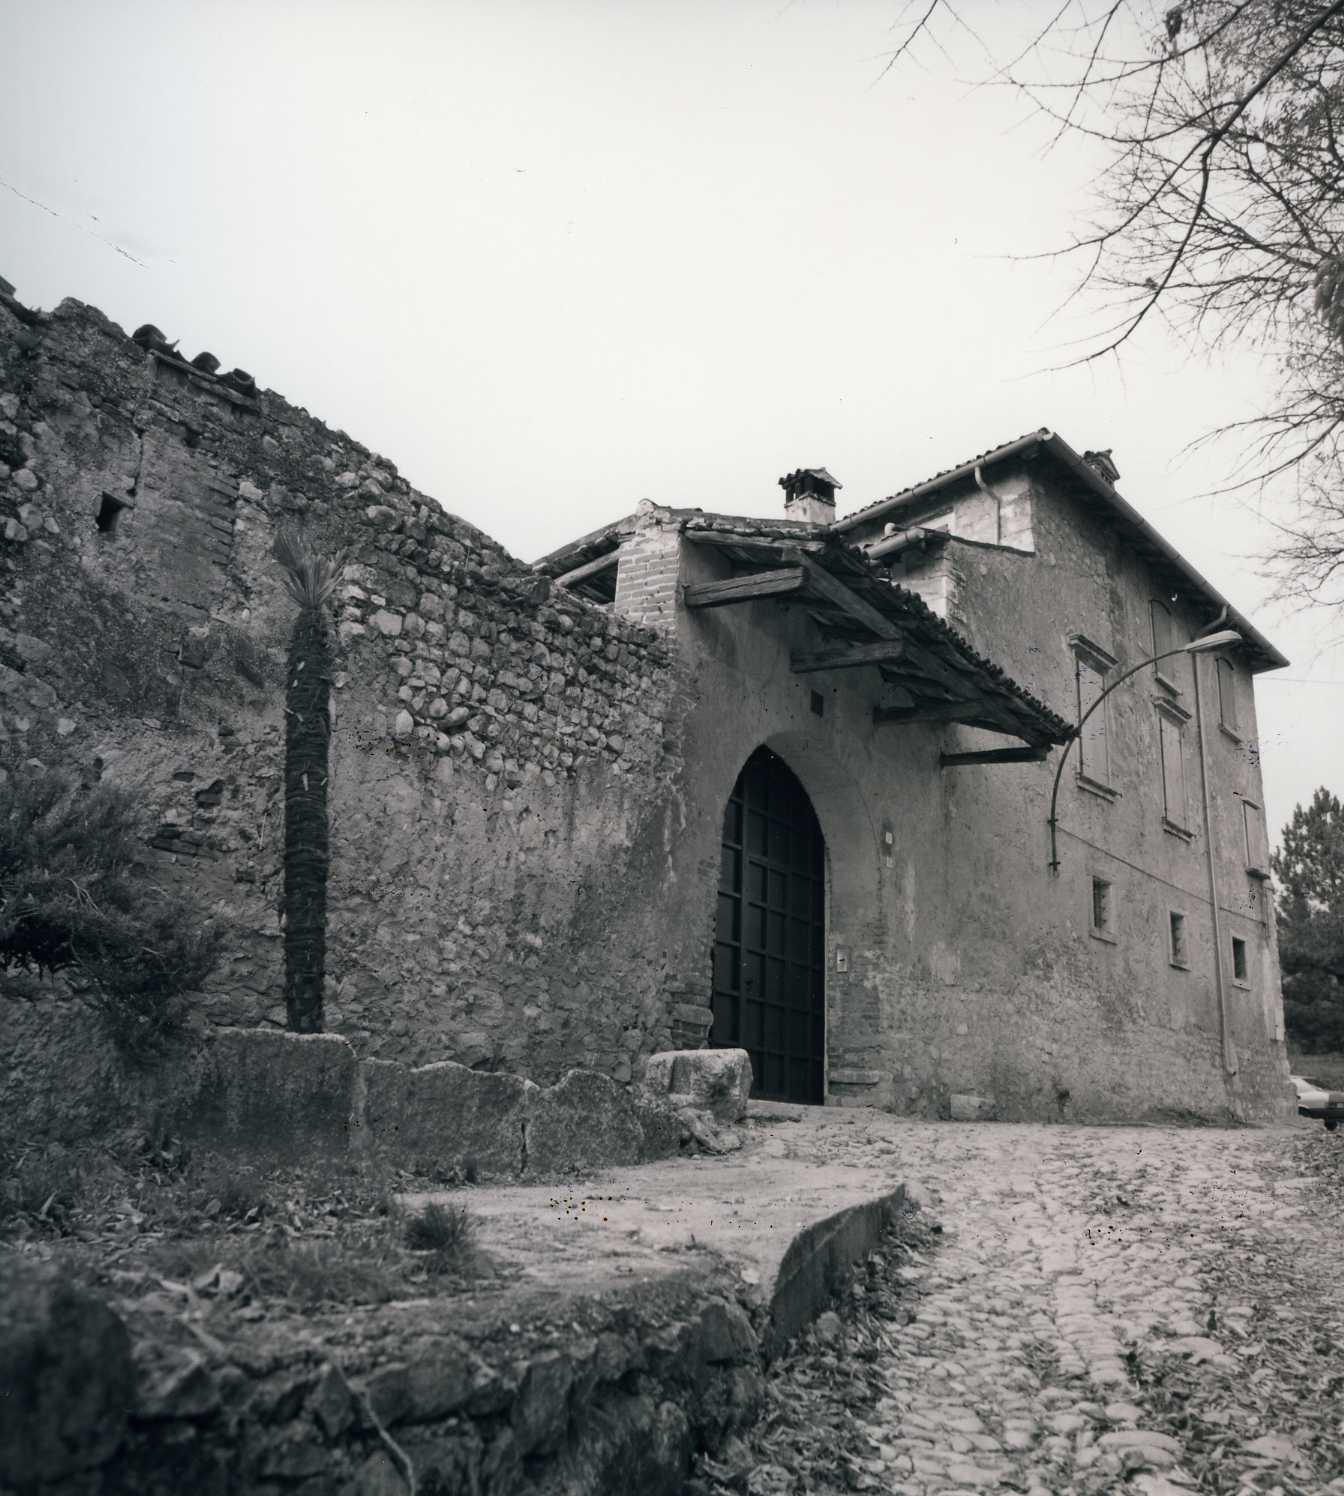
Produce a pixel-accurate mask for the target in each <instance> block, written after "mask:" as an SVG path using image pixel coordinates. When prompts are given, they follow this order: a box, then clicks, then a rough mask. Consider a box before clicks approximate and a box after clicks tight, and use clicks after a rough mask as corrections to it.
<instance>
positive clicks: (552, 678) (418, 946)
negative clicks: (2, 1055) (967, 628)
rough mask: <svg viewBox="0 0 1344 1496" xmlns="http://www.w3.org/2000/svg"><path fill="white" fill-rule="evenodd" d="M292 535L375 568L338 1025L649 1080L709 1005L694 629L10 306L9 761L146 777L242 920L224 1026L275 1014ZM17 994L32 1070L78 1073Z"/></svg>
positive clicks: (199, 373) (197, 376)
mask: <svg viewBox="0 0 1344 1496" xmlns="http://www.w3.org/2000/svg"><path fill="white" fill-rule="evenodd" d="M143 341H152V340H143ZM282 520H301V521H303V522H304V523H305V524H306V525H307V526H308V528H309V529H310V531H311V532H312V534H313V535H314V536H315V538H316V539H317V540H318V542H319V544H321V545H322V546H323V547H325V548H328V549H329V550H330V551H333V552H335V551H342V550H343V551H345V552H346V553H347V554H348V556H349V565H348V567H347V570H346V578H345V584H344V588H343V592H342V594H341V596H340V598H339V608H338V633H339V648H338V662H337V663H338V671H337V674H336V675H335V678H334V686H335V689H334V691H333V727H334V731H333V738H332V799H331V806H332V884H331V895H330V935H329V945H328V950H329V955H328V992H327V1023H328V1027H329V1028H331V1029H333V1030H335V1031H337V1032H340V1033H343V1034H345V1035H347V1036H348V1037H349V1038H350V1039H351V1040H352V1041H353V1042H354V1043H355V1044H356V1046H357V1047H358V1048H359V1050H360V1051H361V1053H363V1054H365V1055H378V1056H381V1057H383V1058H390V1059H398V1060H403V1061H407V1062H411V1063H419V1062H423V1061H427V1060H441V1059H453V1060H457V1061H459V1062H461V1063H464V1064H467V1065H475V1066H480V1067H483V1068H502V1069H511V1070H517V1071H521V1072H522V1073H524V1074H527V1075H529V1076H532V1077H534V1078H536V1079H538V1080H542V1081H545V1080H548V1079H554V1078H555V1077H556V1076H557V1075H558V1074H560V1073H561V1072H562V1071H563V1070H565V1069H566V1068H568V1067H571V1066H576V1065H584V1066H590V1067H593V1068H596V1069H599V1070H602V1071H605V1072H606V1073H608V1074H610V1075H612V1076H613V1077H615V1078H617V1079H618V1080H627V1079H629V1078H630V1076H631V1074H632V1067H633V1066H634V1065H635V1063H636V1061H637V1060H638V1059H639V1058H640V1057H641V1056H642V1055H646V1054H648V1053H650V1052H652V1051H654V1050H656V1049H660V1048H667V1047H668V1045H669V1043H670V1042H671V1036H672V1023H673V1016H674V1015H673V1013H672V1009H673V1008H674V1007H675V1006H676V1005H677V1004H678V1003H680V1002H681V995H680V993H679V991H677V990H676V983H675V981H673V982H671V983H669V981H668V973H667V972H665V971H663V970H662V969H661V966H660V956H659V952H660V950H661V949H662V945H663V942H662V941H661V940H660V938H659V932H658V930H657V928H656V921H657V916H656V912H655V908H654V907H653V906H654V905H656V901H654V900H650V899H648V898H647V896H646V890H647V887H648V885H649V883H650V882H651V881H654V882H656V881H657V879H658V877H659V876H660V872H659V870H660V868H661V866H662V864H663V862H664V861H665V856H666V854H665V847H664V843H665V840H666V838H665V834H664V826H665V821H666V817H667V815H668V813H669V805H670V804H671V802H672V801H673V800H674V799H675V796H676V793H677V790H676V781H677V775H678V769H679V759H678V724H677V720H676V703H677V701H678V700H679V699H680V697H679V694H678V689H677V685H676V677H675V673H674V670H673V664H672V657H671V655H670V653H669V651H668V648H667V646H666V645H665V644H664V643H663V642H661V641H660V640H659V639H658V637H657V636H656V635H655V634H654V633H652V632H651V631H649V630H647V629H645V628H643V627H641V626H639V625H638V624H634V623H630V622H628V621H626V620H624V619H621V618H616V617H612V616H610V615H609V614H608V613H606V612H605V611H604V610H602V609H601V608H600V607H597V606H595V605H593V604H590V603H587V602H585V601H583V600H581V599H578V598H575V597H572V596H570V595H568V594H565V593H563V592H555V593H552V591H551V587H550V583H549V581H548V580H547V579H545V578H541V577H538V576H537V575H536V574H534V573H533V572H531V571H530V570H529V569H528V568H527V567H525V566H524V565H523V564H522V563H521V562H519V561H517V560H515V559H514V558H513V557H511V556H510V555H509V554H508V553H507V552H506V551H504V550H503V549H502V548H501V547H500V546H499V545H497V544H496V543H495V542H494V541H492V540H490V539H489V538H487V537H486V536H485V535H483V534H481V533H480V532H479V531H477V530H475V529H473V528H472V526H470V525H469V524H466V523H464V522H463V521H462V520H460V519H457V518H455V517H454V516H452V515H450V514H448V513H446V512H445V511H444V510H443V509H442V508H441V507H440V506H439V505H438V504H437V503H435V502H434V501H433V500H431V499H429V498H427V497H425V496H424V495H423V494H420V493H418V492H416V491H415V490H414V489H413V488H412V487H411V486H410V484H408V483H407V482H406V480H405V479H404V478H402V477H400V476H399V475H398V473H397V471H396V469H395V467H394V466H393V465H392V464H391V463H389V462H387V461H385V460H384V459H382V458H380V457H378V456H377V455H376V454H375V453H372V452H370V451H368V450H367V449H366V448H364V447H362V446H360V445H359V444H358V443H357V442H355V441H353V440H351V439H350V438H349V437H347V436H346V435H345V434H344V433H343V432H338V431H331V430H329V429H328V428H327V427H326V426H324V425H323V424H322V423H321V422H320V421H318V420H316V419H315V418H314V417H312V416H310V415H309V414H308V413H307V412H306V411H304V410H301V409H297V408H296V407H294V406H292V405H290V404H288V403H287V402H286V401H285V400H283V399H282V398H280V397H279V396H278V395H276V394H274V393H273V392H270V391H258V390H257V389H256V387H255V386H254V385H253V384H252V383H251V381H250V380H249V379H248V378H247V377H246V376H240V375H238V374H235V375H234V376H219V375H215V374H212V373H209V372H206V370H205V369H199V368H195V367H192V366H190V365H188V364H187V363H186V362H185V361H184V360H183V359H179V358H178V357H176V356H174V355H172V354H170V353H167V352H165V351H163V350H162V349H160V351H154V350H153V348H152V347H149V348H147V347H143V346H140V345H139V344H137V343H136V342H134V341H132V340H131V339H130V338H129V337H127V336H126V335H125V334H124V333H123V332H122V330H121V329H120V328H118V327H117V326H115V325H114V324H113V323H112V322H110V321H109V320H108V319H107V318H106V317H104V316H103V315H102V314H101V313H99V312H98V311H97V310H95V309H94V308H92V307H89V306H85V305H82V304H80V303H78V302H75V301H66V302H63V303H62V304H61V305H60V306H59V307H57V308H56V310H55V311H54V312H52V313H50V314H45V313H39V312H33V311H30V310H28V309H26V308H24V307H23V306H21V305H20V304H19V303H17V302H15V301H14V300H12V299H11V298H9V297H4V296H0V534H3V540H0V762H3V763H5V764H18V763H22V762H23V761H25V760H37V761H39V762H41V763H43V764H47V765H59V766H64V767H66V768H68V769H70V770H72V771H73V772H75V773H77V774H80V775H82V776H85V777H86V778H90V779H92V778H97V777H99V776H105V777H107V778H109V779H111V780H114V781H117V782H120V783H124V784H128V785H133V786H135V787H137V789H138V790H139V791H140V792H141V793H142V794H143V796H144V799H145V801H146V803H147V804H148V805H150V806H151V807H152V808H153V813H154V817H155V824H156V828H157V829H156V830H155V832H154V835H153V838H152V844H151V846H152V850H151V851H150V852H149V853H148V855H149V856H150V857H151V858H152V859H154V868H153V871H154V873H155V875H156V876H160V877H162V878H164V879H165V880H174V879H186V880H188V881H189V882H190V883H191V885H192V886H193V888H194V890H195V892H196V894H197V895H198V896H199V897H200V899H201V900H202V901H203V903H204V904H206V905H207V906H209V907H210V908H211V909H212V911H213V914H214V917H215V918H217V919H218V920H219V921H221V922H222V923H223V924H224V926H225V927H226V928H227V930H228V931H229V939H228V943H227V947H226V954H225V958H224V960H223V961H222V963H221V965H220V967H219V968H218V970H217V972H216V973H215V975H214V977H213V978H212V979H211V983H210V990H209V991H208V992H207V993H206V994H204V996H203V999H202V1011H203V1012H204V1013H205V1014H206V1015H207V1017H208V1019H209V1020H210V1021H212V1022H215V1023H224V1024H235V1025H236V1024H243V1025H250V1024H275V1025H280V1024H281V1023H282V1022H283V1003H282V949H281V948H282V940H281V916H282V911H281V909H280V908H279V904H278V900H279V897H280V893H281V887H282V879H281V853H282V829H283V805H282V799H283V774H282V755H283V736H284V735H283V725H282V724H283V707H284V649H285V643H286V638H287V633H288V629H289V625H290V622H291V620H292V617H293V605H292V603H290V602H289V601H288V599H287V598H286V597H285V595H284V593H283V591H282V589H281V586H280V581H279V568H278V566H277V565H276V563H275V562H274V561H273V560H272V559H271V555H270V552H271V546H272V542H273V538H274V531H275V527H276V525H277V524H278V523H279V522H281V521H282ZM616 932H619V934H617V933H616ZM5 1007H7V1008H13V1009H14V1010H15V1011H14V1012H13V1013H12V1014H11V1015H9V1017H7V1018H6V1024H7V1028H8V1030H9V1032H10V1033H11V1035H14V1036H16V1037H15V1051H14V1052H15V1053H16V1054H21V1055H24V1056H27V1060H22V1061H20V1062H19V1066H18V1068H19V1069H22V1068H23V1065H24V1064H33V1065H36V1064H39V1063H40V1064H48V1063H51V1064H55V1063H56V1061H55V1060H53V1059H52V1057H51V1056H50V1054H49V1053H47V1051H48V1050H49V1049H50V1043H49V1042H47V1041H46V1040H42V1041H39V1040H38V1036H37V1034H36V1032H34V1033H33V1034H30V1035H29V1036H28V1041H25V1040H24V1038H23V1032H24V1025H25V1024H30V1025H31V1023H32V1022H34V1021H35V1019H34V1017H33V1015H32V1014H31V1013H29V1012H28V1009H27V1005H25V1004H23V1003H20V1002H19V1001H18V1000H17V999H14V998H12V997H11V998H9V999H7V1000H6V1002H5ZM20 1010H23V1011H20ZM65 1027H66V1028H67V1029H68V1027H69V1025H66V1026H65ZM60 1029H61V1025H59V1024H58V1025H56V1027H55V1028H52V1027H50V1026H48V1027H47V1028H45V1029H44V1030H43V1032H44V1033H45V1034H46V1035H47V1036H50V1035H52V1034H54V1033H55V1032H57V1031H58V1030H60ZM76 1032H77V1029H76ZM11 1079H13V1077H11ZM29 1079H30V1080H33V1079H36V1077H35V1076H30V1077H29ZM22 1080H23V1077H22V1076H20V1077H19V1081H17V1082H15V1083H16V1084H18V1083H20V1082H21V1081H22Z"/></svg>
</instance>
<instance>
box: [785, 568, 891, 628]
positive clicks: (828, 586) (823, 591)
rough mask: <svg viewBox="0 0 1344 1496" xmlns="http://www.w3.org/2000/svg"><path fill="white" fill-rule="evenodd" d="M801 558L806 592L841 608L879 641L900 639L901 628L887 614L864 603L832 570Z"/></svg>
mask: <svg viewBox="0 0 1344 1496" xmlns="http://www.w3.org/2000/svg"><path fill="white" fill-rule="evenodd" d="M801 559H802V567H803V572H804V573H805V575H806V577H807V590H808V591H809V592H810V593H812V594H813V596H815V597H819V598H822V599H824V600H825V601H826V602H828V603H830V604H831V606H832V607H835V608H838V609H839V610H840V611H841V612H842V613H845V614H846V615H848V617H850V618H852V619H853V620H854V621H855V622H856V623H861V624H862V625H863V626H864V628H866V629H868V630H869V631H870V632H871V633H874V634H876V635H877V637H878V638H879V639H899V638H900V637H901V631H900V629H899V628H898V627H897V626H896V625H895V624H894V623H893V622H892V621H891V619H890V618H888V617H887V615H886V614H885V613H879V612H878V610H877V609H876V608H875V607H873V605H872V604H871V603H866V602H864V600H863V599H862V598H861V597H860V596H859V595H858V593H857V592H855V591H854V590H853V588H852V587H846V586H845V584H844V583H843V582H842V581H840V580H839V579H838V578H836V577H833V576H832V575H831V574H830V572H829V571H826V570H825V569H824V568H823V567H820V566H818V565H817V564H816V562H814V561H809V560H807V559H806V557H803V558H801Z"/></svg>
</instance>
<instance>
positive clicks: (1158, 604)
mask: <svg viewBox="0 0 1344 1496" xmlns="http://www.w3.org/2000/svg"><path fill="white" fill-rule="evenodd" d="M1148 611H1149V615H1150V617H1151V618H1152V623H1153V653H1154V654H1155V655H1165V654H1170V651H1171V650H1173V649H1179V648H1180V641H1179V640H1178V639H1177V637H1176V620H1175V619H1174V618H1173V617H1172V616H1171V609H1170V608H1169V607H1168V606H1167V604H1166V603H1165V602H1163V601H1162V599H1161V598H1160V597H1155V598H1153V600H1152V601H1151V602H1150V603H1149V604H1148ZM1182 658H1183V657H1182V656H1181V655H1170V658H1169V659H1165V660H1155V661H1154V662H1153V674H1154V675H1155V676H1157V678H1158V680H1160V681H1161V682H1162V684H1163V685H1164V686H1166V687H1167V689H1168V690H1171V691H1179V690H1180V689H1181V687H1180V683H1179V681H1178V679H1177V671H1178V669H1179V667H1180V666H1181V663H1182Z"/></svg>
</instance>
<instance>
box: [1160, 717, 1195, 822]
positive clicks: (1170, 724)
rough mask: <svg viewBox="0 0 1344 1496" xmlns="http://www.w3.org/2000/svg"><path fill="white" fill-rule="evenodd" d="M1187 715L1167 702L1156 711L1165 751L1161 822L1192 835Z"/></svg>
mask: <svg viewBox="0 0 1344 1496" xmlns="http://www.w3.org/2000/svg"><path fill="white" fill-rule="evenodd" d="M1188 720H1189V718H1188V716H1187V714H1186V713H1185V712H1182V711H1181V710H1180V708H1179V707H1177V706H1174V705H1171V704H1166V703H1164V704H1163V705H1162V706H1159V708H1158V712H1157V729H1158V739H1159V743H1160V746H1161V750H1162V824H1163V825H1164V826H1165V827H1166V828H1167V830H1169V831H1175V832H1177V833H1178V834H1180V835H1182V836H1189V835H1190V806H1189V799H1188V792H1187V789H1186V783H1185V724H1186V722H1187V721H1188Z"/></svg>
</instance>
